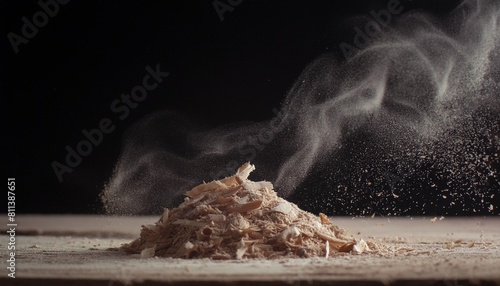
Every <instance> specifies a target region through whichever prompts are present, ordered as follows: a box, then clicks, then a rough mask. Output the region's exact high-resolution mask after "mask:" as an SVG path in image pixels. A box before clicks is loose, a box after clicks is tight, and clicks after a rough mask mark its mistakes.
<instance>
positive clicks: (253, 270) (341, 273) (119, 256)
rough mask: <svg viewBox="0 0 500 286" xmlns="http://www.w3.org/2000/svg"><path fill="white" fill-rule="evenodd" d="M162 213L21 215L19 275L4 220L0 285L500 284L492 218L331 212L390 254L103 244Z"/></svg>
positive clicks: (499, 243) (131, 234) (499, 242)
mask: <svg viewBox="0 0 500 286" xmlns="http://www.w3.org/2000/svg"><path fill="white" fill-rule="evenodd" d="M5 217H6V216H5ZM158 217H159V216H158ZM158 217H109V216H96V215H68V216H61V215H18V216H17V217H16V218H17V221H16V222H17V225H18V226H17V228H16V278H15V279H12V278H9V277H8V276H7V274H8V270H7V269H6V267H5V266H6V265H7V262H6V259H7V258H8V257H9V256H8V250H7V247H8V242H9V236H8V235H6V234H7V233H6V231H7V229H8V228H7V227H6V226H2V227H0V228H1V229H2V232H1V233H2V235H1V236H0V254H1V256H2V261H3V264H2V265H3V267H2V271H1V273H2V276H1V277H0V285H107V286H109V285H192V284H198V285H256V284H259V285H447V286H463V285H500V218H496V217H489V218H482V217H472V218H455V217H446V218H443V219H441V220H440V219H439V218H438V219H436V220H434V222H432V221H431V219H432V217H427V218H423V217H415V218H399V217H390V218H381V217H377V218H350V217H334V218H332V220H333V222H334V223H335V224H337V225H339V226H341V227H343V228H345V229H348V230H349V232H350V233H352V234H353V235H354V236H355V237H358V238H363V239H365V240H371V241H376V242H380V243H384V244H385V245H387V246H389V247H392V248H394V249H398V250H399V251H397V252H395V253H383V254H361V255H353V254H346V255H343V256H336V257H329V258H307V259H281V260H265V261H263V260H241V261H212V260H208V259H201V260H183V259H170V258H150V259H140V258H139V257H138V256H137V255H128V254H125V253H122V252H120V251H112V250H109V248H116V247H119V246H120V245H121V244H123V243H126V242H129V241H131V240H132V239H133V238H136V237H138V235H139V231H140V226H141V225H142V224H147V223H153V222H155V221H156V220H157V219H158Z"/></svg>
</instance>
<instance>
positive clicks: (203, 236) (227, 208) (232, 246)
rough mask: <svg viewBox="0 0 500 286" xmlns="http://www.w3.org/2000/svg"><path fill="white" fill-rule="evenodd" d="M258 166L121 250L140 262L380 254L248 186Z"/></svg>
mask: <svg viewBox="0 0 500 286" xmlns="http://www.w3.org/2000/svg"><path fill="white" fill-rule="evenodd" d="M253 170H255V167H254V165H251V164H249V163H245V164H244V165H242V166H241V167H240V168H239V169H238V171H237V172H236V174H235V175H234V176H231V177H227V178H225V179H222V180H217V181H212V182H210V183H204V184H201V185H199V186H197V187H195V188H193V189H192V190H190V191H188V192H187V193H186V195H187V197H186V199H185V201H184V202H183V203H182V204H180V205H179V206H178V207H177V208H174V209H172V210H169V209H164V213H163V215H162V217H161V218H160V220H159V221H158V222H157V223H156V224H154V225H145V226H142V231H141V235H140V238H138V239H136V240H134V241H133V242H131V243H129V244H126V245H124V246H123V247H122V249H124V250H125V251H126V252H129V253H136V254H137V253H140V254H141V258H149V257H153V256H160V257H175V258H211V259H243V258H261V259H273V258H285V257H286V258H305V257H317V256H322V257H328V256H329V255H334V253H341V252H351V251H352V252H354V253H362V252H378V251H380V250H381V249H382V248H381V246H379V245H376V244H375V243H372V242H365V241H364V240H362V239H361V240H356V239H354V238H353V237H351V236H349V235H348V234H347V232H346V231H345V230H344V229H342V228H340V227H338V226H336V225H334V224H333V223H331V222H330V220H329V219H328V218H327V217H326V215H324V214H320V216H319V217H317V216H315V215H313V214H311V213H308V212H306V211H303V210H301V209H299V208H298V207H297V205H295V204H293V203H290V202H288V201H286V200H284V199H282V198H280V197H278V196H277V194H276V192H275V191H274V190H273V185H272V184H271V183H270V182H266V181H261V182H252V181H250V180H248V179H247V178H248V175H249V174H250V172H252V171H253Z"/></svg>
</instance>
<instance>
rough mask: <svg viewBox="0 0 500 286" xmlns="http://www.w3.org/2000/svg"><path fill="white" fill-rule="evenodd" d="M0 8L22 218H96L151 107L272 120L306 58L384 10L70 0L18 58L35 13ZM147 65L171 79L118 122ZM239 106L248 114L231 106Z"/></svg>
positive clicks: (8, 164)
mask: <svg viewBox="0 0 500 286" xmlns="http://www.w3.org/2000/svg"><path fill="white" fill-rule="evenodd" d="M223 2H225V1H223ZM436 2H439V4H436ZM458 2H459V1H416V0H413V1H401V3H402V5H403V6H404V7H405V12H404V13H406V12H409V11H411V10H414V9H422V10H427V11H428V12H429V13H433V14H438V15H439V14H440V13H446V12H447V11H449V10H451V9H453V7H455V6H456V5H457V4H458ZM0 3H1V4H0V11H1V17H0V19H1V21H2V25H1V28H2V33H1V35H2V43H1V49H2V50H1V78H2V80H1V94H2V116H3V123H4V124H3V127H4V128H5V130H4V131H3V132H2V134H3V140H2V144H3V148H2V153H3V155H2V165H3V168H4V172H3V174H4V176H3V177H16V180H17V211H18V212H20V213H21V212H22V213H98V212H101V211H102V208H101V205H100V203H99V200H98V194H99V193H100V191H101V190H102V188H103V185H104V184H105V182H106V180H107V179H108V178H109V176H110V175H111V173H112V170H113V167H114V164H115V163H116V161H117V159H118V157H119V153H120V148H121V144H122V141H121V138H122V135H123V133H124V132H125V131H126V130H127V128H128V127H129V126H131V125H132V124H133V123H134V122H136V121H138V120H139V119H141V118H143V117H144V116H145V115H147V114H149V113H151V112H154V111H157V110H165V109H168V110H175V111H177V112H179V113H181V114H183V115H186V116H187V117H189V118H192V119H193V120H195V121H197V122H199V123H200V124H204V125H206V126H209V127H216V126H220V125H223V124H228V123H235V122H241V121H260V120H266V119H270V118H272V116H273V114H272V109H273V108H275V107H277V106H279V105H280V103H281V102H282V100H283V99H284V96H285V94H286V92H287V90H288V89H289V88H290V87H291V85H292V84H293V82H294V81H295V80H296V79H297V77H298V76H299V75H300V73H301V71H302V70H303V69H304V67H305V66H306V65H307V64H308V63H309V62H311V61H312V60H314V59H315V58H317V57H318V56H320V55H321V54H323V53H325V52H333V53H334V54H338V55H341V51H340V48H339V43H340V42H342V41H348V42H349V41H352V37H353V30H352V27H353V25H354V24H356V23H354V22H352V21H348V20H347V19H350V18H351V17H353V16H356V15H364V14H367V13H368V12H369V11H371V10H380V9H383V8H385V7H386V6H387V1H374V0H366V1H352V0H349V1H347V0H342V1H245V0H244V1H243V2H242V3H241V4H240V5H238V6H236V7H234V10H233V11H232V12H225V13H224V21H221V20H220V19H219V16H218V15H217V13H216V11H215V9H214V7H213V5H212V1H71V2H70V3H68V4H66V5H60V10H59V12H58V14H57V15H56V16H55V17H53V18H50V20H49V22H48V24H47V25H46V26H44V27H42V28H40V29H39V31H38V33H37V35H36V36H35V37H33V38H32V39H30V40H29V43H27V44H21V45H20V46H19V53H18V54H15V53H14V50H13V49H12V47H11V45H10V43H9V41H8V38H7V34H8V33H9V32H14V33H16V34H18V35H20V34H21V27H22V25H23V24H22V22H21V18H22V17H23V16H25V17H27V18H28V19H32V16H33V14H34V13H35V12H37V11H39V10H40V7H39V6H38V4H37V2H36V1H1V2H0ZM156 64H160V67H161V70H162V71H166V72H169V73H170V75H169V77H167V78H166V79H165V81H164V82H163V83H162V84H161V85H160V86H159V87H158V88H156V89H155V90H154V91H153V92H152V93H150V94H149V95H148V97H147V99H146V100H145V101H143V102H141V103H139V106H138V107H137V108H136V109H134V110H132V111H131V114H130V116H129V117H127V118H126V119H125V120H123V121H120V120H118V119H117V116H116V114H114V113H113V112H112V111H111V110H110V104H111V102H112V101H113V100H115V99H118V98H119V97H120V95H121V94H122V93H128V92H130V90H131V89H132V88H133V87H134V86H136V85H139V84H141V81H142V78H143V77H144V75H145V74H146V71H145V69H144V68H145V67H146V66H147V65H149V66H151V67H154V66H156ZM242 106H244V107H245V109H248V110H252V112H241V108H233V107H242ZM214 110H223V111H224V112H214ZM106 117H108V118H111V119H112V120H113V123H114V124H115V125H116V130H115V131H114V132H112V133H111V134H107V135H105V137H104V141H103V143H102V144H101V145H100V146H97V147H95V148H94V151H93V152H92V153H91V154H90V155H89V156H88V157H85V158H84V159H83V162H82V163H81V165H79V166H78V167H76V168H75V169H74V171H73V172H72V173H71V174H65V175H64V181H63V182H62V183H60V182H58V180H57V178H56V176H55V174H54V172H53V170H52V167H51V163H52V162H53V161H59V162H61V163H63V162H64V158H65V156H66V150H65V146H67V145H69V146H73V147H74V146H75V145H76V144H77V143H78V142H79V141H80V140H82V139H84V137H83V135H82V133H81V131H82V130H83V129H87V130H89V129H93V128H97V127H98V124H99V121H100V120H101V119H102V118H106ZM298 203H299V205H300V201H298ZM3 208H4V206H3V205H2V206H1V207H0V209H3Z"/></svg>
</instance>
